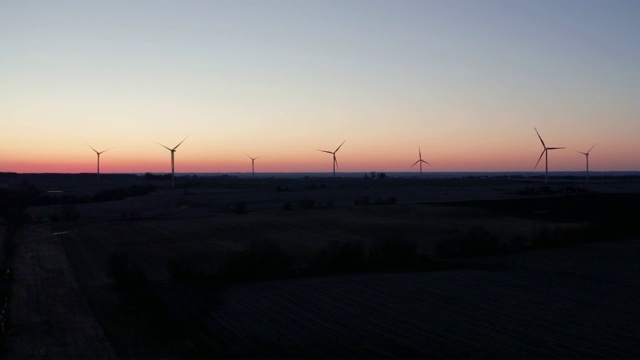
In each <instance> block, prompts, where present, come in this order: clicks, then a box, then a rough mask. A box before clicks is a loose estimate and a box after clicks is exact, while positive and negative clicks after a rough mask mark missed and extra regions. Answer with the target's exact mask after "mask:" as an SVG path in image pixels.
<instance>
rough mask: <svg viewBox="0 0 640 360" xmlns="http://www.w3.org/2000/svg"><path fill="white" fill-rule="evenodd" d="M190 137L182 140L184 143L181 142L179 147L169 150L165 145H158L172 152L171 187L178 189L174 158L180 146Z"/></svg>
mask: <svg viewBox="0 0 640 360" xmlns="http://www.w3.org/2000/svg"><path fill="white" fill-rule="evenodd" d="M188 137H189V136H187V137H185V138H184V139H182V141H180V142H179V143H178V145H176V146H174V147H173V148H169V147H166V146H164V145H162V144H160V143H156V144H158V145H160V146H162V147H163V148H165V149H167V150H169V151H171V186H172V187H176V176H175V168H174V161H173V160H174V159H173V158H174V155H175V153H176V149H177V148H178V146H180V144H182V143H183V142H184V141H185V140H187V138H188Z"/></svg>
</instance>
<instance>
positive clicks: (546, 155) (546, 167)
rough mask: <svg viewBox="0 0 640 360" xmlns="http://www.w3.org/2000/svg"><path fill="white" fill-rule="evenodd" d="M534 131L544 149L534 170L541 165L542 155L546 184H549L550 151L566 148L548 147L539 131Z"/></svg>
mask: <svg viewBox="0 0 640 360" xmlns="http://www.w3.org/2000/svg"><path fill="white" fill-rule="evenodd" d="M533 129H534V130H535V131H536V134H538V138H539V139H540V142H541V143H542V147H543V148H544V149H543V150H542V153H541V154H540V157H539V158H538V162H537V163H536V166H534V167H533V170H535V169H536V168H537V167H538V164H539V163H540V159H542V155H544V182H547V181H548V179H549V150H558V149H564V147H547V145H545V143H544V140H542V136H540V133H539V132H538V129H536V128H535V127H534V128H533Z"/></svg>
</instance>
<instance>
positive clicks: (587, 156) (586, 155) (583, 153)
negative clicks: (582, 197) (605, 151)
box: [576, 144, 597, 180]
mask: <svg viewBox="0 0 640 360" xmlns="http://www.w3.org/2000/svg"><path fill="white" fill-rule="evenodd" d="M596 145H597V144H593V146H592V147H591V148H590V149H589V150H587V152H582V151H577V150H576V151H577V152H579V153H580V154H582V155H584V156H585V157H586V158H587V180H589V153H590V152H591V150H593V148H594V147H596Z"/></svg>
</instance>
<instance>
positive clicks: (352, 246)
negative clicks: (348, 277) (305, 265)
mask: <svg viewBox="0 0 640 360" xmlns="http://www.w3.org/2000/svg"><path fill="white" fill-rule="evenodd" d="M364 264H365V251H364V247H363V246H362V242H360V241H338V240H334V241H331V242H329V243H328V244H327V246H325V247H324V248H323V249H322V250H321V251H320V253H319V254H318V255H317V256H316V257H315V259H314V261H313V267H314V268H315V269H317V270H321V271H331V272H333V271H354V270H361V269H362V268H363V267H364Z"/></svg>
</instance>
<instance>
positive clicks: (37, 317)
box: [7, 225, 116, 359]
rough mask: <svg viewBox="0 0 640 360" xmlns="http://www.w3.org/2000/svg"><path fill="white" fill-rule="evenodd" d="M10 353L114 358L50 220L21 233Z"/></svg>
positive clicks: (54, 356)
mask: <svg viewBox="0 0 640 360" xmlns="http://www.w3.org/2000/svg"><path fill="white" fill-rule="evenodd" d="M16 243H17V248H16V253H15V261H14V264H15V265H14V266H15V268H14V289H13V294H12V306H11V322H12V328H11V330H10V333H9V339H8V340H9V349H8V354H7V357H8V358H15V359H18V358H19V359H24V358H36V359H38V358H48V359H79V358H91V359H115V358H116V356H115V353H114V352H113V350H112V349H111V346H110V345H109V342H108V340H107V339H106V337H105V335H104V333H103V332H102V329H101V328H100V325H99V324H98V323H97V322H96V321H95V319H94V317H93V314H92V312H91V310H90V308H89V306H88V305H87V303H86V299H85V297H84V296H83V294H82V293H81V292H80V290H79V289H78V287H77V285H76V282H75V280H74V277H73V273H72V271H71V268H70V267H69V263H68V261H67V257H66V255H65V252H64V249H63V248H62V246H61V245H60V244H59V242H58V240H57V239H56V237H55V236H54V235H53V233H52V231H51V229H50V228H49V226H47V225H25V226H24V227H23V228H22V230H21V231H20V232H19V234H18V235H17V241H16Z"/></svg>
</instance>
